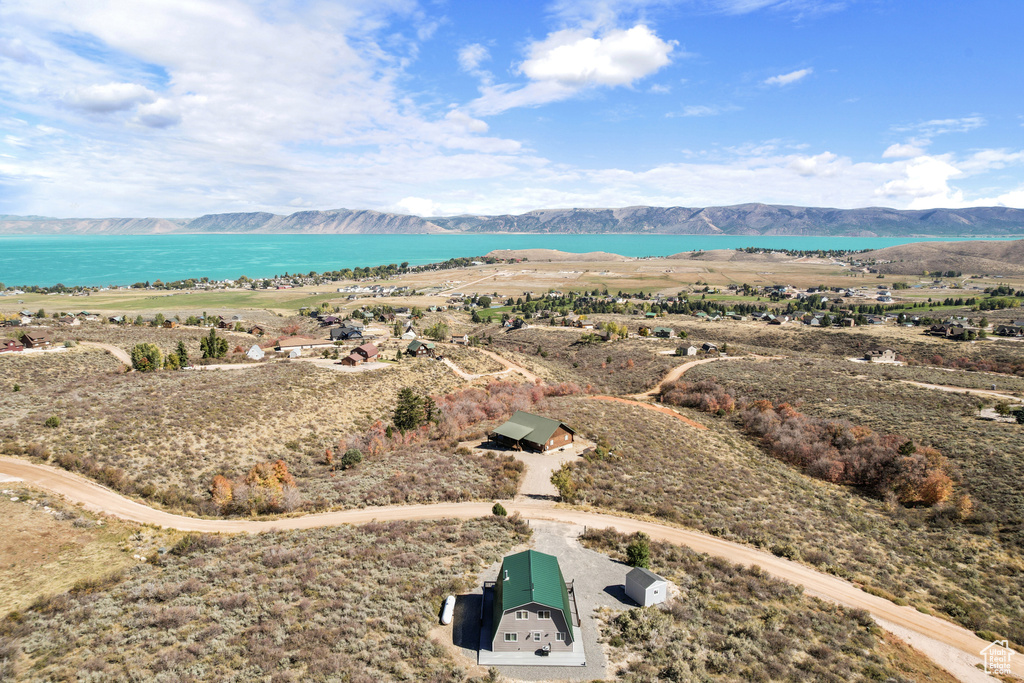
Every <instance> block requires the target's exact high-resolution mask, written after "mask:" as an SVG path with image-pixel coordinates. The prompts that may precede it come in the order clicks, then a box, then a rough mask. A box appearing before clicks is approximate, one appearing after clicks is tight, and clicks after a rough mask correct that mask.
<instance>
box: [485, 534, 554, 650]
mask: <svg viewBox="0 0 1024 683" xmlns="http://www.w3.org/2000/svg"><path fill="white" fill-rule="evenodd" d="M506 576H507V577H508V578H507V579H506V578H505V577H506ZM494 591H495V592H494V604H495V605H500V606H501V611H502V613H504V612H507V611H509V610H514V609H518V608H520V607H522V606H524V605H529V604H531V603H537V604H538V605H543V606H544V607H550V608H551V609H555V610H559V611H561V612H562V614H563V615H565V623H566V624H567V625H571V624H572V609H571V608H570V606H569V591H568V590H566V588H565V577H563V576H562V570H561V569H560V568H559V566H558V558H557V557H555V556H554V555H548V554H547V553H541V552H537V551H536V550H525V551H523V552H521V553H516V554H515V555H509V556H508V557H506V558H505V559H504V560H502V562H501V571H500V573H499V574H498V580H497V582H496V583H495V585H494ZM491 621H492V623H493V625H494V626H493V628H494V632H495V633H496V632H497V629H498V626H499V625H500V623H501V619H500V618H497V615H495V618H493V619H492V620H491Z"/></svg>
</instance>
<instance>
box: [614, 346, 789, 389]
mask: <svg viewBox="0 0 1024 683" xmlns="http://www.w3.org/2000/svg"><path fill="white" fill-rule="evenodd" d="M744 358H746V359H748V360H750V359H753V360H772V359H773V358H774V357H771V356H715V357H714V358H702V359H700V360H691V361H687V362H686V363H683V364H682V365H677V366H676V367H674V368H672V369H671V370H669V371H668V374H667V375H665V376H664V377H663V378H662V379H661V381H660V382H658V384H657V386H655V387H654V388H653V389H651V390H649V391H645V392H644V393H642V394H634V395H633V396H632V397H631V398H650V397H652V396H657V395H658V392H659V391H661V387H662V386H664V385H666V384H668V383H669V382H675V381H676V380H677V379H679V378H680V377H682V376H683V375H684V374H686V371H687V370H689V369H690V368H692V367H695V366H697V365H703V364H704V363H714V362H716V361H720V360H742V359H744Z"/></svg>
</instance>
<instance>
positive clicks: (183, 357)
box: [176, 341, 188, 368]
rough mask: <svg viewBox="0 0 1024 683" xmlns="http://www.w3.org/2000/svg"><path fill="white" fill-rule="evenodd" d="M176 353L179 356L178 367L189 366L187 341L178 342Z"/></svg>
mask: <svg viewBox="0 0 1024 683" xmlns="http://www.w3.org/2000/svg"><path fill="white" fill-rule="evenodd" d="M176 355H177V356H178V367H179V368H185V367H188V349H186V348H185V342H183V341H179V342H178V350H177V351H176Z"/></svg>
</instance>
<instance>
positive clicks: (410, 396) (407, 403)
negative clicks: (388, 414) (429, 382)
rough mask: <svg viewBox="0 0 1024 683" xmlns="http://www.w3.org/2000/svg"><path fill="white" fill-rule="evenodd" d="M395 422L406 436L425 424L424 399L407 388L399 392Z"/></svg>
mask: <svg viewBox="0 0 1024 683" xmlns="http://www.w3.org/2000/svg"><path fill="white" fill-rule="evenodd" d="M393 421H394V423H395V426H396V427H398V429H399V430H401V432H402V433H403V434H404V433H405V432H407V431H408V430H410V429H416V427H419V426H420V424H421V423H422V422H423V399H422V398H421V397H420V396H417V395H416V393H415V392H413V390H412V389H409V388H408V387H406V388H405V389H402V390H400V391H399V392H398V405H397V406H396V407H395V414H394V418H393Z"/></svg>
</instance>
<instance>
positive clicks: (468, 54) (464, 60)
mask: <svg viewBox="0 0 1024 683" xmlns="http://www.w3.org/2000/svg"><path fill="white" fill-rule="evenodd" d="M490 58H491V54H490V53H489V52H488V51H487V48H486V47H484V46H483V45H481V44H480V43H473V44H472V45H467V46H465V47H464V48H462V49H461V50H459V66H460V67H461V68H462V70H463V71H467V72H470V73H472V72H473V71H475V70H477V69H478V68H480V65H481V64H482V63H483V62H486V61H487V60H489V59H490Z"/></svg>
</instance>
